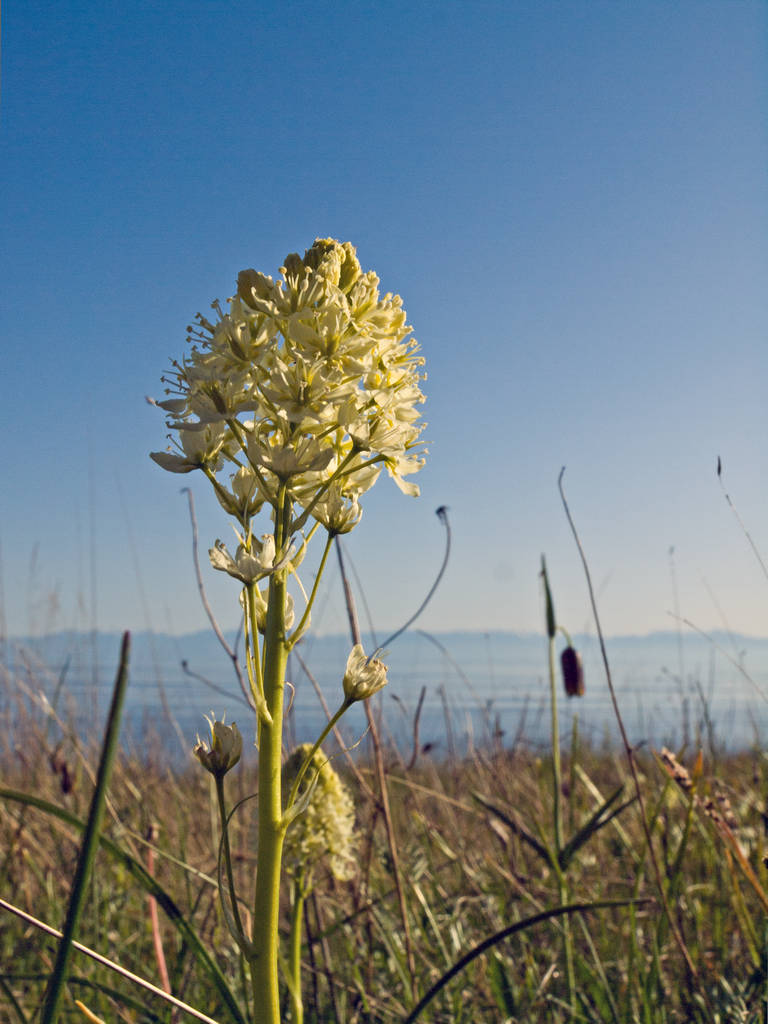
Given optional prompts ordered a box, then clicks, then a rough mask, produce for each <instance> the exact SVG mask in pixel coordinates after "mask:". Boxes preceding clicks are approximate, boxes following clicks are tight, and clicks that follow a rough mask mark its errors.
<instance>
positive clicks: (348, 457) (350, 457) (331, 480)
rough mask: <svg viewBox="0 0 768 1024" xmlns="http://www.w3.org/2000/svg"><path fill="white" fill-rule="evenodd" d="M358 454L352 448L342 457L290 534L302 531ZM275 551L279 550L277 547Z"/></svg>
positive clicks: (356, 450) (372, 460)
mask: <svg viewBox="0 0 768 1024" xmlns="http://www.w3.org/2000/svg"><path fill="white" fill-rule="evenodd" d="M359 454H360V452H359V450H358V449H357V448H353V449H352V451H351V452H349V453H348V454H347V455H345V456H344V458H343V459H342V461H341V463H340V465H339V466H338V467H337V468H336V470H335V471H334V472H333V474H332V475H331V476H329V477H328V479H327V480H326V481H325V482H324V483H323V484H322V485H321V486H320V487H318V489H317V492H316V494H315V496H314V497H313V498H312V501H310V503H309V504H308V505H307V507H306V508H305V509H304V511H303V512H302V513H301V515H300V516H299V517H298V519H297V520H296V521H295V522H294V523H293V524H292V526H291V533H298V531H299V530H301V529H303V527H304V524H305V523H306V521H307V520H308V519H309V517H310V516H311V515H312V509H313V508H314V507H315V505H316V504H317V503H318V501H320V500H321V499H322V497H323V495H324V494H325V493H326V491H327V490H328V489H329V488H330V487H331V486H332V485H333V484H334V483H335V482H336V481H337V480H338V479H339V477H341V476H343V475H344V470H346V468H347V467H348V466H349V464H350V462H351V461H352V460H353V459H354V458H355V457H356V456H357V455H359ZM370 461H371V462H374V461H375V462H378V461H380V458H377V459H371V460H370ZM366 465H368V463H366ZM276 550H279V548H277V546H276Z"/></svg>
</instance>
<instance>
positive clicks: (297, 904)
mask: <svg viewBox="0 0 768 1024" xmlns="http://www.w3.org/2000/svg"><path fill="white" fill-rule="evenodd" d="M306 895H307V894H306V890H305V888H304V872H303V871H300V872H299V875H298V877H297V878H295V879H294V882H293V903H292V906H291V944H290V950H289V960H288V974H289V978H290V982H289V986H288V987H289V989H290V993H291V1020H292V1024H304V1002H303V1000H302V998H301V921H302V915H303V912H304V900H305V899H306Z"/></svg>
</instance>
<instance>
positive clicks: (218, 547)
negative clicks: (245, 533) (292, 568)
mask: <svg viewBox="0 0 768 1024" xmlns="http://www.w3.org/2000/svg"><path fill="white" fill-rule="evenodd" d="M292 554H293V547H291V548H289V550H288V551H287V552H286V553H285V554H283V555H282V556H281V557H280V558H276V557H275V538H274V537H273V536H272V535H271V534H269V533H266V534H264V536H263V538H262V542H261V543H259V542H258V541H256V540H255V539H253V538H251V544H250V549H249V548H248V547H246V545H245V543H244V541H243V539H242V538H240V543H239V544H238V546H237V551H236V552H235V557H234V558H233V557H232V555H230V553H229V552H228V551H227V548H226V546H225V544H224V543H223V542H222V541H220V540H217V541H216V543H215V545H214V546H213V547H212V548H211V549H210V550H209V551H208V556H209V558H210V560H211V565H212V566H213V568H214V569H219V570H221V571H222V572H226V573H229V575H230V576H234V577H235V579H237V580H240V581H241V582H242V583H253V582H255V581H256V580H260V579H263V578H264V577H265V576H268V575H269V574H270V573H272V572H277V570H278V569H282V568H283V567H284V566H285V565H287V564H288V562H289V561H290V559H291V555H292Z"/></svg>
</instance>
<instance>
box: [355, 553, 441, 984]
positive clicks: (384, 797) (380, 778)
mask: <svg viewBox="0 0 768 1024" xmlns="http://www.w3.org/2000/svg"><path fill="white" fill-rule="evenodd" d="M336 554H337V556H338V559H339V571H340V573H341V579H342V584H343V586H344V597H345V600H346V604H347V615H348V617H349V629H350V633H351V635H352V643H353V644H359V643H360V626H359V625H358V622H357V613H356V611H355V600H354V597H353V595H352V590H351V588H350V586H349V580H348V579H347V573H346V570H345V568H344V556H343V555H342V552H341V545H340V544H339V539H338V537H337V538H336ZM433 589H434V588H433ZM400 632H402V630H401V631H400ZM363 705H364V707H365V717H366V718H367V720H368V728H369V729H370V730H371V740H372V742H373V753H374V760H375V764H376V779H377V782H378V785H379V799H378V801H377V802H378V804H379V808H380V810H381V814H382V818H383V819H384V828H385V830H386V833H387V845H388V846H389V856H390V859H391V861H392V878H393V881H394V883H395V889H396V891H397V901H398V904H399V906H400V917H401V920H402V923H403V937H404V939H405V956H406V959H407V961H408V971H409V974H410V976H411V997H412V998H413V999H415V998H416V958H415V956H414V953H413V942H412V940H411V927H410V924H409V922H408V907H407V905H406V902H405V891H404V889H403V883H402V877H401V872H400V856H399V853H398V849H397V841H396V839H395V830H394V826H393V824H392V812H391V810H390V806H389V791H388V788H387V772H386V769H385V767H384V754H383V751H382V749H381V739H380V737H379V730H378V728H377V726H376V722H375V720H374V716H373V712H372V711H371V708H370V701H367V700H366V701H363Z"/></svg>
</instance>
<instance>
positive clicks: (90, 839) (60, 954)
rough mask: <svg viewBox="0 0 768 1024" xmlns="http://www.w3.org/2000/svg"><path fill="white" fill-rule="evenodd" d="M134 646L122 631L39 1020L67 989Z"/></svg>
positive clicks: (44, 1021) (51, 1015)
mask: <svg viewBox="0 0 768 1024" xmlns="http://www.w3.org/2000/svg"><path fill="white" fill-rule="evenodd" d="M130 649H131V634H130V633H124V634H123V643H122V647H121V650H120V665H119V667H118V670H117V676H116V677H115V686H114V689H113V692H112V703H111V705H110V708H109V717H108V718H107V729H106V733H105V735H104V744H103V746H102V749H101V759H100V761H99V770H98V774H97V776H96V788H95V790H94V792H93V797H92V799H91V807H90V811H89V812H88V822H87V824H86V826H85V834H84V835H83V845H82V847H81V848H80V856H79V858H78V861H77V868H76V870H75V877H74V879H73V881H72V892H71V894H70V897H69V906H68V908H67V917H66V920H65V922H64V928H63V930H62V935H61V942H60V943H59V948H58V950H57V953H56V962H55V964H54V966H53V972H52V974H51V979H50V982H49V985H48V989H47V991H46V994H45V1000H44V1002H43V1009H42V1013H41V1017H40V1024H55V1021H56V1020H57V1019H58V1016H59V1008H60V1006H61V1000H62V998H63V996H64V989H65V986H66V983H67V975H68V974H69V963H70V960H71V959H72V940H73V939H74V936H75V932H76V931H77V926H78V924H79V922H80V915H81V913H82V909H83V904H84V902H85V891H86V886H87V885H88V879H89V878H90V875H91V870H92V868H93V862H94V859H95V857H96V850H97V849H98V846H99V834H100V832H101V825H102V822H103V820H104V805H105V803H106V799H107V787H108V786H109V780H110V777H111V775H112V766H113V765H114V763H115V757H116V755H117V749H118V737H119V734H120V718H121V715H122V710H123V700H124V698H125V691H126V687H127V685H128V658H129V653H130Z"/></svg>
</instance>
